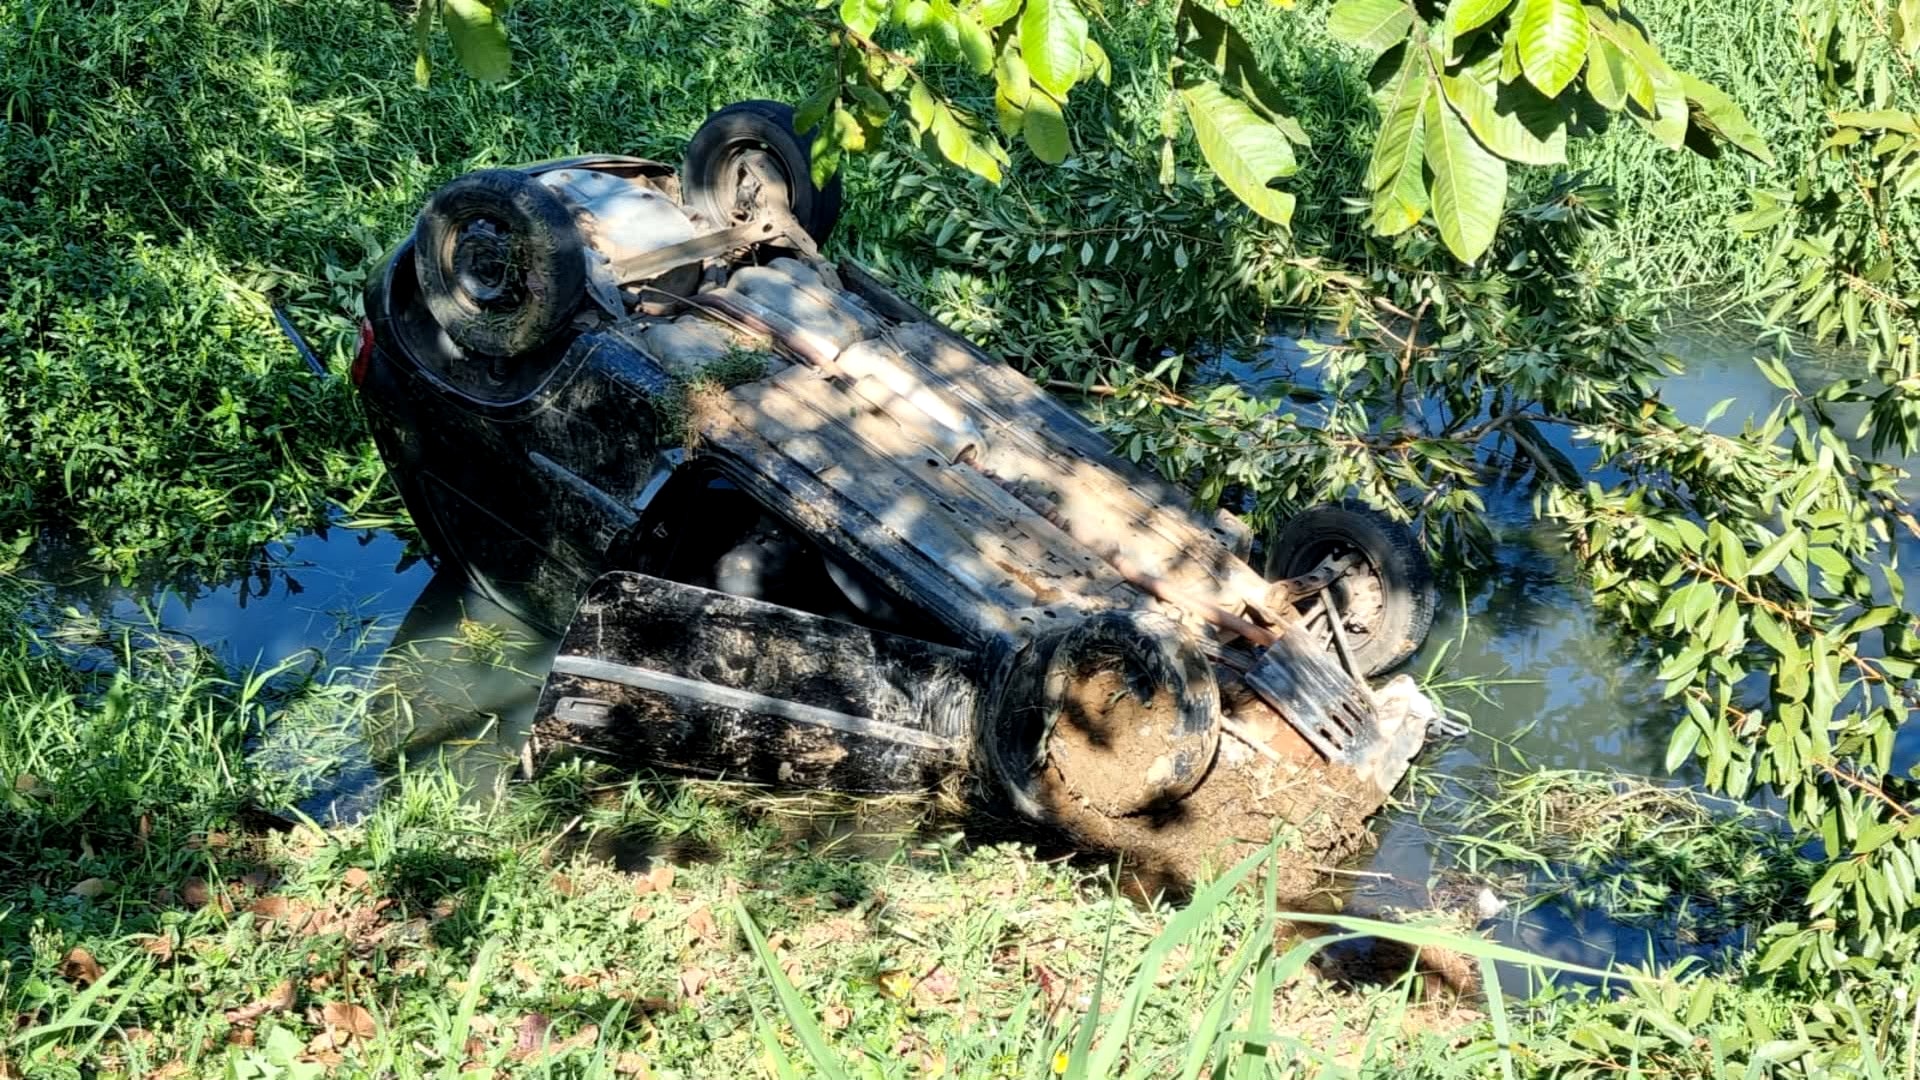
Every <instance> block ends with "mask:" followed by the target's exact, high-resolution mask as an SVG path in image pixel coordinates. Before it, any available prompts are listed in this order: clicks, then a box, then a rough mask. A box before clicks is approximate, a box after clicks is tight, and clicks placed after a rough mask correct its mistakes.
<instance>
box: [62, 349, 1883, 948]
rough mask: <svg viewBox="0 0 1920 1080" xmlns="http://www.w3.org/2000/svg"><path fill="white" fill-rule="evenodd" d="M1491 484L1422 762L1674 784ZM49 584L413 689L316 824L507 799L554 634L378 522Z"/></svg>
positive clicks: (1749, 381) (1440, 642) (1679, 404)
mask: <svg viewBox="0 0 1920 1080" xmlns="http://www.w3.org/2000/svg"><path fill="white" fill-rule="evenodd" d="M1670 348H1671V349H1672V350H1673V351H1674V352H1675V353H1676V354H1678V355H1680V356H1682V357H1684V358H1685V359H1686V361H1687V364H1688V370H1687V372H1686V374H1685V375H1683V376H1681V377H1679V378H1676V379H1673V380H1671V381H1670V382H1669V383H1668V385H1667V388H1666V396H1667V398H1668V400H1669V401H1671V402H1672V403H1673V404H1674V405H1675V406H1676V408H1678V409H1679V411H1680V412H1681V413H1682V414H1683V415H1684V416H1687V417H1688V418H1690V419H1698V418H1700V417H1704V416H1705V415H1706V414H1707V412H1708V411H1709V409H1711V408H1712V407H1713V405H1714V404H1715V403H1716V402H1718V401H1720V400H1722V399H1724V398H1734V399H1735V403H1734V405H1733V407H1731V408H1730V409H1728V410H1727V411H1726V413H1725V414H1724V415H1723V416H1722V417H1721V418H1720V419H1719V420H1718V421H1716V423H1715V426H1716V427H1717V428H1723V429H1726V430H1737V429H1738V427H1739V426H1740V424H1741V423H1742V421H1743V420H1744V419H1745V418H1746V417H1748V416H1750V415H1759V414H1762V413H1764V412H1765V410H1766V409H1767V408H1768V407H1770V406H1771V405H1772V404H1773V403H1774V402H1775V401H1776V400H1777V399H1778V396H1779V393H1778V391H1777V390H1775V389H1774V388H1773V387H1772V386H1771V385H1770V384H1768V383H1767V382H1766V381H1765V379H1764V378H1762V376H1761V375H1760V373H1759V372H1758V370H1756V369H1755V368H1754V367H1753V364H1752V362H1751V357H1752V355H1753V353H1752V351H1751V350H1749V349H1746V348H1744V347H1741V346H1739V345H1737V344H1734V343H1731V342H1728V341H1725V340H1722V339H1718V338H1714V337H1711V336H1692V337H1689V336H1679V337H1676V338H1674V339H1673V340H1672V341H1671V342H1670ZM1299 355H1300V354H1299V352H1298V350H1297V349H1296V348H1293V347H1291V346H1290V345H1287V344H1284V343H1282V344H1277V345H1276V348H1275V352H1274V355H1273V356H1272V357H1271V358H1270V359H1271V364H1270V366H1268V367H1266V368H1262V369H1252V368H1246V369H1238V370H1235V371H1233V372H1232V374H1233V375H1235V376H1237V377H1241V378H1244V379H1247V380H1249V381H1257V380H1259V379H1261V378H1270V377H1275V376H1276V375H1278V376H1282V377H1284V376H1288V375H1289V374H1292V373H1291V372H1289V370H1288V369H1289V367H1290V365H1292V364H1294V363H1296V362H1297V360H1298V358H1299ZM1809 377H1810V378H1815V377H1817V372H1816V373H1810V374H1809ZM1556 437H1557V438H1558V439H1559V440H1560V448H1561V449H1562V450H1563V451H1565V452H1567V453H1568V454H1569V456H1570V457H1572V458H1573V460H1574V461H1575V462H1576V464H1579V465H1581V466H1582V467H1585V466H1587V465H1588V464H1590V462H1591V460H1592V454H1591V452H1589V451H1584V450H1582V449H1581V448H1579V447H1576V446H1574V445H1572V444H1571V442H1570V440H1568V439H1567V438H1566V436H1565V435H1564V433H1558V434H1557V435H1556ZM1910 467H1911V465H1910ZM1485 496H1486V499H1487V504H1488V512H1489V517H1490V518H1491V520H1492V522H1493V524H1494V526H1495V528H1496V530H1497V532H1498V534H1499V536H1500V538H1501V543H1500V546H1499V548H1498V553H1497V558H1498V566H1497V568H1496V569H1495V570H1493V571H1492V572H1490V573H1485V574H1481V575H1477V576H1476V577H1475V578H1474V579H1473V580H1472V581H1470V582H1465V583H1463V582H1458V581H1456V582H1452V583H1449V584H1447V585H1445V586H1443V597H1442V615H1441V618H1440V620H1439V622H1438V624H1437V625H1436V627H1435V629H1434V632H1433V635H1432V638H1431V639H1430V641H1429V644H1428V646H1427V648H1426V650H1425V652H1424V653H1423V654H1422V655H1421V656H1418V657H1416V658H1415V659H1414V660H1413V662H1412V663H1411V665H1410V666H1409V668H1408V670H1409V671H1411V672H1413V673H1414V674H1415V675H1416V677H1422V678H1426V677H1429V676H1430V677H1431V678H1432V679H1433V680H1435V681H1436V682H1437V683H1438V684H1440V685H1441V686H1442V687H1445V686H1448V685H1458V684H1461V683H1463V682H1469V681H1472V682H1478V683H1480V684H1482V690H1483V692H1484V693H1485V694H1486V695H1487V697H1488V698H1489V699H1490V700H1487V701H1482V700H1479V699H1478V698H1472V697H1468V696H1466V695H1465V694H1463V693H1460V692H1454V693H1452V696H1451V697H1450V698H1449V700H1451V701H1452V703H1453V704H1455V705H1457V706H1460V707H1462V708H1464V709H1467V710H1468V711H1469V712H1470V713H1471V715H1472V721H1473V733H1472V734H1470V735H1468V736H1466V737H1463V738H1460V739H1455V740H1449V741H1442V742H1435V743H1434V744H1432V745H1431V746H1430V748H1429V750H1428V752H1427V753H1426V754H1425V755H1424V757H1423V758H1422V760H1421V762H1420V766H1421V768H1422V770H1424V772H1425V774H1427V776H1428V777H1429V778H1430V779H1431V782H1432V784H1434V785H1438V786H1440V787H1442V788H1444V787H1445V786H1446V785H1448V784H1454V783H1467V782H1471V781H1472V780H1473V778H1475V777H1476V776H1481V775H1484V772H1485V770H1487V769H1489V768H1492V767H1498V768H1503V769H1510V770H1511V769H1522V768H1548V769H1590V770H1602V771H1613V772H1620V773H1626V774H1632V775H1640V776H1649V777H1660V778H1662V779H1665V777H1664V774H1663V769H1662V761H1663V758H1664V756H1665V750H1666V745H1667V731H1668V724H1669V722H1670V712H1669V708H1668V706H1667V705H1666V704H1665V703H1662V702H1661V701H1659V700H1658V694H1657V690H1656V688H1655V687H1654V684H1653V680H1652V678H1651V670H1650V669H1649V668H1648V667H1647V666H1645V665H1643V664H1640V663H1635V662H1632V661H1631V660H1629V659H1626V657H1627V655H1628V653H1629V652H1630V649H1629V648H1628V647H1627V646H1626V645H1625V644H1623V643H1622V641H1621V640H1620V639H1619V637H1618V636H1617V635H1616V634H1614V633H1613V632H1612V631H1610V630H1609V629H1608V627H1607V626H1606V625H1605V624H1604V623H1603V622H1602V620H1600V619H1599V618H1598V617H1597V616H1596V614H1595V613H1594V612H1593V610H1592V609H1591V608H1590V607H1589V606H1588V605H1587V603H1586V602H1585V600H1584V598H1583V596H1582V593H1581V592H1580V590H1579V589H1578V588H1577V587H1575V586H1574V585H1573V584H1572V581H1573V575H1572V573H1571V567H1570V565H1569V563H1568V560H1567V558H1566V556H1565V554H1564V553H1563V552H1562V551H1561V550H1560V549H1559V548H1558V546H1557V545H1556V543H1555V542H1554V539H1553V537H1552V536H1551V534H1550V533H1549V532H1548V531H1546V530H1543V529H1541V528H1539V527H1537V526H1536V525H1535V524H1534V523H1533V520H1532V512H1531V508H1530V503H1529V498H1528V496H1527V495H1526V493H1524V492H1521V491H1517V490H1499V489H1495V490H1490V491H1487V492H1486V493H1485ZM1900 555H1901V559H1902V562H1903V563H1904V562H1907V561H1909V560H1912V559H1914V558H1915V557H1916V556H1920V544H1917V543H1916V542H1915V541H1914V540H1913V539H1912V538H1910V537H1909V538H1903V540H1902V542H1901V547H1900ZM41 576H43V577H46V578H49V579H51V580H52V581H53V582H54V584H53V585H52V588H53V589H54V593H55V595H56V597H57V598H58V599H57V603H56V607H58V606H71V608H72V609H73V610H74V611H75V612H77V613H78V614H80V615H81V616H83V617H85V616H93V617H99V616H107V615H111V616H113V617H117V618H121V619H127V618H134V619H147V618H150V619H152V620H153V621H154V622H156V623H157V624H158V625H159V626H160V627H162V628H164V629H165V630H167V631H169V632H172V633H177V634H182V635H186V636H189V637H191V638H192V639H193V640H195V641H197V642H199V643H201V644H203V645H206V646H208V647H209V648H211V649H212V650H214V651H215V652H216V653H217V654H218V655H219V656H221V657H222V658H223V659H224V660H225V661H226V662H228V663H229V664H231V665H236V666H239V667H243V668H244V667H248V666H259V665H270V664H273V663H275V662H277V661H279V660H281V659H284V658H286V657H289V656H292V655H294V654H297V653H301V652H302V651H303V650H306V651H308V655H310V656H311V657H313V658H314V659H315V660H317V661H318V666H320V667H327V668H335V667H337V668H340V669H362V670H364V669H367V668H369V667H372V666H373V665H375V664H376V663H377V664H378V668H377V670H376V671H375V673H374V674H373V675H372V677H373V678H375V679H379V680H384V681H390V682H392V683H394V684H395V685H397V686H398V687H400V688H401V690H402V693H401V694H400V695H399V697H398V699H397V700H399V701H400V703H401V705H402V709H401V712H400V714H399V715H398V717H397V719H395V718H389V720H388V721H386V722H383V723H382V724H381V725H380V727H379V730H377V731H369V732H367V733H366V737H365V738H364V739H363V740H362V741H361V750H360V751H359V753H360V755H361V756H360V758H359V759H358V760H356V761H353V762H349V763H348V766H347V767H346V768H345V769H343V770H341V771H340V772H339V774H338V775H339V776H340V777H341V779H340V782H339V783H338V784H337V785H336V787H335V789H334V790H332V791H330V792H328V793H327V794H326V795H325V796H323V797H321V798H320V799H318V800H316V801H315V803H314V804H313V805H312V806H310V807H307V808H306V809H308V810H309V812H312V813H315V814H316V816H320V817H323V818H324V817H339V818H349V819H350V818H352V817H355V816H358V815H359V814H361V813H364V811H365V810H366V809H367V808H368V807H370V806H371V805H372V803H373V801H374V800H376V799H378V798H379V796H380V793H381V791H382V790H383V788H384V786H385V785H387V784H389V783H390V782H391V779H392V777H393V776H394V775H395V774H396V772H397V771H398V768H399V766H400V765H402V764H404V763H409V762H411V763H419V762H423V761H428V760H440V761H444V762H446V763H447V764H448V765H450V766H451V767H452V768H453V769H454V770H455V772H456V773H457V774H458V775H460V776H461V777H462V778H463V779H464V780H466V781H467V782H468V783H469V784H470V785H471V787H472V789H473V790H474V791H475V792H476V793H477V794H479V795H481V796H484V795H485V794H486V793H488V792H493V791H497V790H498V789H499V787H500V785H501V784H503V783H504V782H505V781H506V779H507V778H508V777H509V776H510V775H511V773H512V772H513V770H514V768H515V767H516V766H517V763H518V756H519V752H520V747H521V744H522V742H523V741H524V736H525V733H526V730H527V726H528V724H529V722H530V720H531V714H532V709H533V704H534V698H535V696H536V694H537V691H538V689H539V681H540V675H541V673H543V672H544V671H545V670H546V667H547V664H548V662H549V661H550V659H551V657H552V651H553V647H554V645H553V643H552V642H550V641H546V640H543V639H542V638H541V637H540V635H539V634H537V633H536V632H535V631H533V630H532V629H531V628H529V627H527V626H526V625H524V624H522V623H519V622H518V621H517V620H515V619H513V618H512V617H511V616H509V615H507V614H506V613H505V612H503V611H500V610H499V609H498V608H496V607H495V606H494V605H492V604H490V603H489V602H487V601H486V600H485V599H483V598H481V597H480V596H478V595H477V594H475V593H473V592H472V591H470V590H468V589H466V588H464V587H463V586H462V585H461V584H460V583H459V582H456V581H453V580H450V579H449V578H448V577H447V576H445V575H442V576H439V577H436V576H435V575H434V573H433V571H432V569H431V568H430V567H429V566H428V565H427V564H426V563H425V562H423V561H420V560H418V559H413V558H409V557H407V555H406V549H405V545H404V544H403V543H402V542H401V541H400V540H399V539H398V538H396V537H394V536H392V535H390V534H386V533H382V532H364V531H358V532H357V531H352V530H347V529H338V528H336V529H333V530H329V531H327V532H325V533H315V534H308V535H303V536H299V537H295V538H293V539H291V540H289V541H287V542H285V543H282V544H276V545H273V546H272V547H271V548H270V549H269V550H268V551H267V552H266V553H265V556H264V558H263V560H262V562H261V565H260V566H259V567H258V568H257V569H256V570H255V572H253V573H251V574H249V575H248V576H246V577H244V578H241V579H238V580H235V581H232V582H228V583H225V584H221V585H216V586H212V587H204V586H195V587H190V588H185V589H183V588H181V587H179V586H166V585H155V586H149V587H146V588H142V589H133V590H126V589H119V590H106V589H102V588H98V587H94V586H89V585H86V584H84V583H81V584H76V583H71V582H67V583H61V582H60V581H59V578H60V577H61V575H60V574H58V573H52V572H48V571H46V570H45V569H44V568H43V570H42V575H41ZM1899 753H1900V757H1901V758H1902V759H1903V760H1904V761H1905V762H1907V763H1911V762H1913V761H1914V760H1916V759H1920V732H1915V731H1913V730H1909V731H1907V732H1905V733H1903V737H1902V739H1901V740H1900V745H1899ZM1675 782H1679V783H1692V782H1697V777H1690V776H1686V775H1682V776H1681V777H1679V778H1677V779H1676V780H1675ZM1425 802H1426V800H1425V798H1424V797H1423V796H1415V797H1413V798H1412V799H1411V800H1410V803H1411V804H1410V805H1408V806H1405V807H1402V808H1399V809H1396V810H1393V811H1391V812H1389V813H1388V814H1386V815H1383V819H1382V821H1381V823H1380V834H1381V845H1380V848H1379V850H1378V851H1377V852H1376V853H1375V854H1374V855H1373V856H1372V857H1371V858H1370V859H1369V860H1367V861H1366V862H1365V863H1363V864H1362V865H1359V866H1357V867H1354V868H1353V871H1354V877H1353V880H1354V881H1355V882H1356V886H1355V888H1354V890H1353V892H1352V894H1351V895H1350V896H1349V897H1348V903H1349V905H1350V909H1351V910H1355V911H1359V912H1369V911H1379V910H1381V909H1385V908H1403V909H1404V908H1421V907H1425V906H1428V904H1429V903H1430V902H1435V901H1436V900H1437V899H1438V898H1437V897H1436V895H1435V887H1436V886H1441V885H1443V884H1444V882H1445V881H1446V880H1447V878H1448V875H1447V870H1448V867H1449V865H1450V864H1449V859H1448V848H1447V845H1446V843H1445V842H1444V830H1441V829H1433V828H1430V827H1429V825H1428V824H1423V818H1429V819H1430V817H1431V815H1424V814H1423V813H1422V811H1423V809H1425V807H1424V805H1423V804H1424V803H1425ZM861 846H862V845H860V844H853V845H852V847H854V848H859V847H861ZM1496 899H1500V900H1517V899H1519V897H1496ZM1517 906H1518V905H1516V907H1517ZM1493 926H1494V928H1495V930H1496V932H1497V933H1498V935H1499V936H1500V937H1502V938H1503V939H1505V940H1507V941H1508V942H1510V943H1512V944H1517V945H1521V946H1523V947H1525V948H1527V949H1529V950H1532V951H1535V952H1539V953H1543V954H1547V955H1551V956H1556V957H1560V958H1563V959H1568V960H1573V961H1577V962H1581V963H1586V964H1594V965H1603V964H1605V963H1607V962H1609V961H1612V960H1620V961H1624V962H1629V963H1641V962H1645V961H1647V960H1649V959H1665V960H1670V959H1673V958H1674V957H1675V956H1677V955H1679V953H1680V952H1681V951H1682V949H1683V948H1684V949H1691V950H1696V951H1697V950H1701V949H1710V948H1712V947H1714V944H1715V943H1709V944H1707V945H1689V946H1684V947H1683V946H1680V945H1677V944H1676V943H1675V942H1674V941H1672V940H1671V939H1670V938H1669V937H1663V935H1662V934H1661V933H1660V931H1659V928H1657V927H1655V928H1653V929H1652V930H1649V929H1648V928H1647V927H1644V926H1623V925H1620V924H1617V923H1615V922H1613V921H1612V920H1610V919H1608V918H1607V917H1606V916H1605V914H1604V913H1602V912H1598V911H1593V910H1565V909H1562V908H1559V907H1555V906H1552V905H1548V906H1544V907H1540V908H1536V909H1534V910H1532V911H1529V912H1527V913H1526V914H1524V915H1506V916H1503V917H1500V918H1496V919H1494V920H1493ZM1717 944H1719V945H1725V944H1731V943H1728V942H1721V943H1717Z"/></svg>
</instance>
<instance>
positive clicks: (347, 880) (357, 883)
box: [340, 866, 369, 891]
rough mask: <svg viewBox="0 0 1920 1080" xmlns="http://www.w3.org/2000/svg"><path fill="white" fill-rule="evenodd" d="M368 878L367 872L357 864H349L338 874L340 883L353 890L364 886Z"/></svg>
mask: <svg viewBox="0 0 1920 1080" xmlns="http://www.w3.org/2000/svg"><path fill="white" fill-rule="evenodd" d="M368 880H369V879H368V876H367V872H366V871H365V870H362V869H361V868H360V867H358V866H350V867H348V868H347V872H346V873H344V874H341V875H340V884H342V885H345V886H346V887H347V888H348V889H350V890H355V891H358V890H360V889H364V888H366V887H367V881H368Z"/></svg>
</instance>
